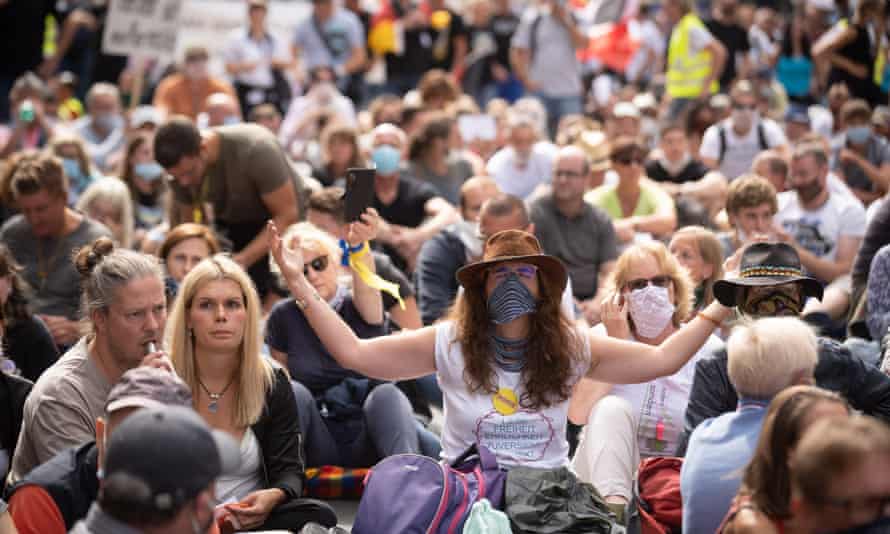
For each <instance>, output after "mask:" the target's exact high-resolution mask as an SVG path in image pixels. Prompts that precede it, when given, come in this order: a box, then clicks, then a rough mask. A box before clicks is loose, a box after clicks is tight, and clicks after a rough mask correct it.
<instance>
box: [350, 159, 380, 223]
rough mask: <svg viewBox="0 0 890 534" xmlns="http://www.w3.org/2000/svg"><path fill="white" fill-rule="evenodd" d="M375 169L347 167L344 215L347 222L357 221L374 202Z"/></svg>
mask: <svg viewBox="0 0 890 534" xmlns="http://www.w3.org/2000/svg"><path fill="white" fill-rule="evenodd" d="M376 176H377V171H376V170H375V169H347V170H346V194H345V196H344V210H343V211H344V217H345V219H346V222H347V223H351V222H355V221H358V220H359V219H360V218H361V216H362V213H364V212H365V210H366V209H367V208H368V207H370V206H371V205H372V204H373V203H374V178H375V177H376Z"/></svg>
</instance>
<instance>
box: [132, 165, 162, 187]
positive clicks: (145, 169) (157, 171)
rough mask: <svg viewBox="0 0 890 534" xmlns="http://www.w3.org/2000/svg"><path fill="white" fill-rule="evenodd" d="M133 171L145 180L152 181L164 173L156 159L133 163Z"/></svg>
mask: <svg viewBox="0 0 890 534" xmlns="http://www.w3.org/2000/svg"><path fill="white" fill-rule="evenodd" d="M133 173H134V174H135V175H136V176H138V177H140V178H142V179H143V180H145V181H146V182H154V181H155V180H157V179H158V178H160V177H161V175H162V174H163V173H164V168H163V167H161V166H160V165H159V164H158V163H157V162H156V161H150V162H147V163H137V164H135V165H133Z"/></svg>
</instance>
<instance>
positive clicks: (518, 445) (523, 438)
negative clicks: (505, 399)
mask: <svg viewBox="0 0 890 534" xmlns="http://www.w3.org/2000/svg"><path fill="white" fill-rule="evenodd" d="M502 390H503V389H502ZM555 438H556V431H555V430H554V427H553V421H552V420H551V419H550V418H549V417H547V416H545V415H544V414H542V413H535V412H531V411H529V410H519V411H516V412H515V413H511V414H510V415H503V414H501V413H498V411H497V410H492V411H491V412H489V413H487V414H485V415H484V416H482V417H480V418H479V419H477V420H476V442H477V443H480V444H482V445H485V446H486V447H488V449H489V450H490V451H491V452H493V453H495V454H496V455H497V456H498V458H499V459H500V458H504V459H508V460H511V461H513V462H515V463H516V464H520V465H521V464H523V463H527V462H535V461H538V460H540V459H541V458H543V457H544V454H545V453H546V451H547V448H548V447H550V446H551V444H553V443H554V442H555V441H556V439H555Z"/></svg>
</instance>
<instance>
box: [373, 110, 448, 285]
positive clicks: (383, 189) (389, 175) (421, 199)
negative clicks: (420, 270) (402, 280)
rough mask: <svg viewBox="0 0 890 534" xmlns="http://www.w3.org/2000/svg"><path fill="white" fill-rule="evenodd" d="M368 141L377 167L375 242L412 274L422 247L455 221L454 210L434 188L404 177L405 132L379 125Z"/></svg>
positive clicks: (399, 265)
mask: <svg viewBox="0 0 890 534" xmlns="http://www.w3.org/2000/svg"><path fill="white" fill-rule="evenodd" d="M371 139H372V141H371V142H372V147H373V150H372V151H371V159H372V160H373V161H374V164H375V166H376V167H377V178H376V181H375V184H374V204H373V207H374V208H375V209H376V210H377V212H378V213H379V214H380V216H381V217H382V218H383V224H382V225H381V227H380V233H379V238H378V240H379V241H380V242H381V243H382V244H383V251H384V252H386V254H388V255H389V257H390V258H392V260H393V263H395V264H396V267H398V268H399V269H402V270H403V271H405V272H412V271H413V270H414V264H415V262H416V261H417V254H418V252H420V247H421V245H423V243H424V241H426V240H428V239H430V238H432V237H433V236H434V235H436V233H438V232H439V230H441V229H442V228H444V227H445V226H447V225H448V224H450V223H452V222H454V221H456V220H457V219H458V214H457V210H456V209H455V207H454V206H452V205H451V204H449V203H448V201H447V200H445V199H444V198H442V197H440V196H439V195H438V193H437V192H436V190H435V188H433V186H431V185H430V184H428V183H424V182H421V181H419V180H415V179H414V178H411V177H409V176H406V175H405V174H404V172H403V165H402V161H401V159H402V154H403V152H404V150H405V132H403V131H402V130H401V129H400V128H398V127H397V126H394V125H392V124H381V125H380V126H378V127H376V128H375V129H374V131H373V132H372V133H371Z"/></svg>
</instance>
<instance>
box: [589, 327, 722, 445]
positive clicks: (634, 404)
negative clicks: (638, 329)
mask: <svg viewBox="0 0 890 534" xmlns="http://www.w3.org/2000/svg"><path fill="white" fill-rule="evenodd" d="M592 332H593V333H594V334H598V335H602V336H605V335H608V334H606V328H605V326H603V324H602V323H600V324H598V325H596V326H595V327H593V330H592ZM635 341H636V340H635ZM722 346H723V341H721V340H720V338H719V337H717V336H715V335H713V334H712V335H711V337H709V338H708V340H707V341H706V342H705V344H704V345H703V346H702V348H701V349H699V351H698V352H696V353H695V355H693V356H692V358H690V359H689V361H688V362H686V364H685V365H684V366H683V367H682V368H681V369H680V370H679V371H677V372H676V373H674V374H672V375H670V376H662V377H659V378H656V379H655V380H651V381H649V382H645V383H642V384H615V385H613V386H612V389H611V391H610V392H609V395H614V396H616V397H619V398H622V399H624V400H626V401H627V402H628V403H629V404H630V406H631V408H632V410H633V411H632V412H631V413H633V415H634V422H635V424H636V429H637V443H638V446H639V450H640V456H641V457H642V458H648V457H651V456H673V455H674V454H676V452H677V445H678V443H679V440H680V433H681V432H682V431H683V418H684V416H685V414H686V405H687V404H689V392H690V391H691V390H692V378H693V377H694V376H695V364H696V363H697V362H698V361H699V360H701V359H703V358H707V357H709V356H710V355H711V354H713V353H714V352H715V351H716V350H718V349H719V348H720V347H722Z"/></svg>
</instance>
